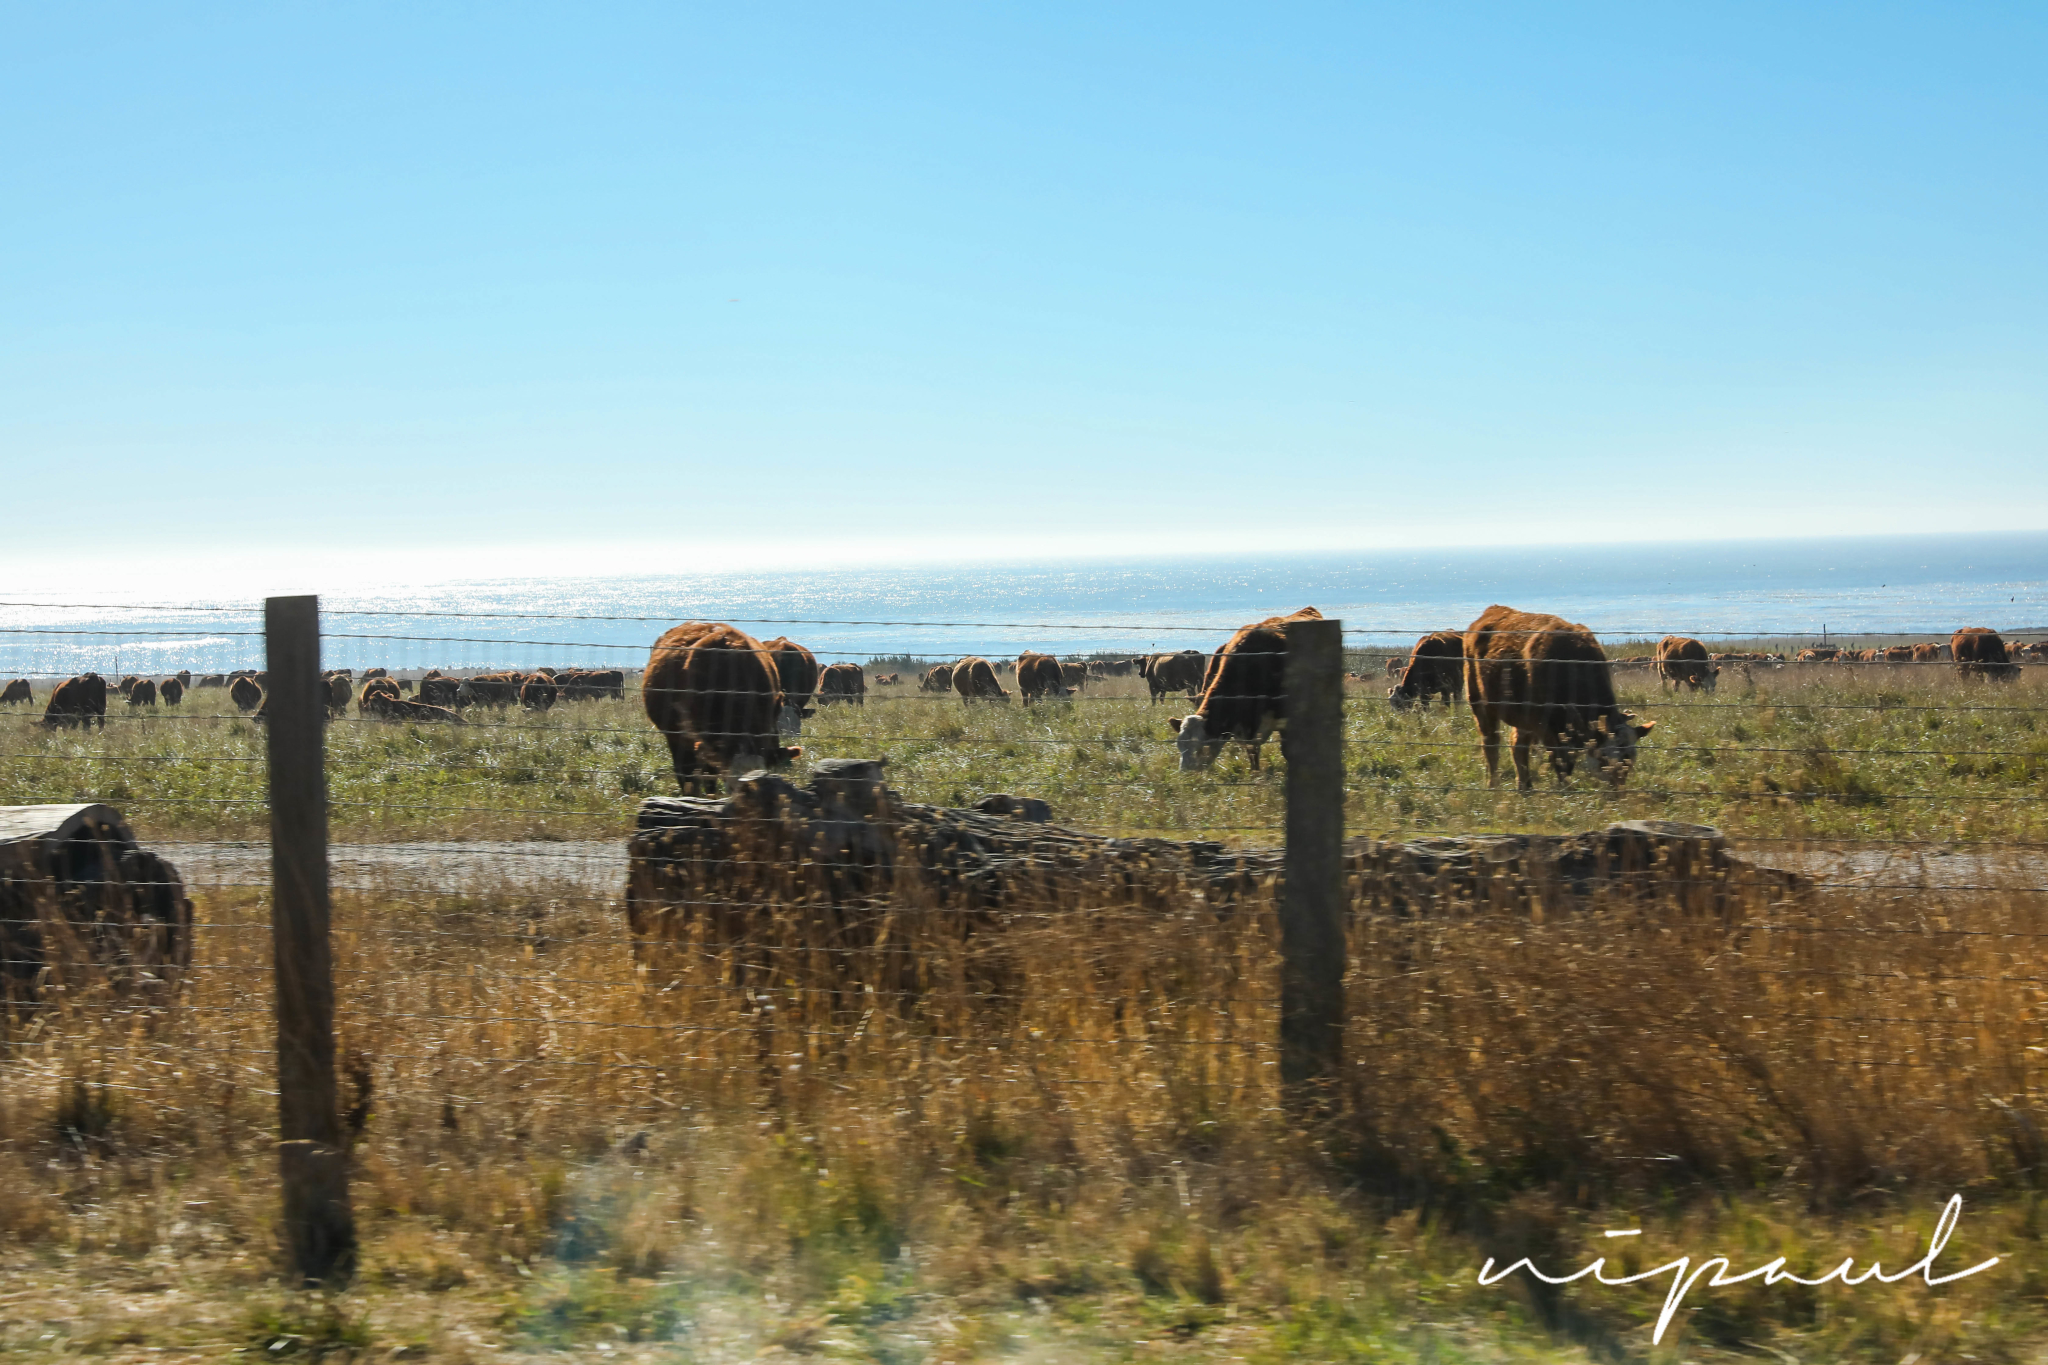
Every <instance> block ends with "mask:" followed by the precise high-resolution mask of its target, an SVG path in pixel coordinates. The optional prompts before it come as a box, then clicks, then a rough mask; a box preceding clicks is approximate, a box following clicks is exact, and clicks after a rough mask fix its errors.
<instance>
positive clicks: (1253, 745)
mask: <svg viewBox="0 0 2048 1365" xmlns="http://www.w3.org/2000/svg"><path fill="white" fill-rule="evenodd" d="M1244 751H1245V753H1246V754H1247V755H1248V756H1249V757H1250V758H1251V761H1252V771H1253V772H1257V771H1258V770H1259V741H1257V740H1252V741H1251V742H1250V743H1248V744H1246V745H1245V746H1244Z"/></svg>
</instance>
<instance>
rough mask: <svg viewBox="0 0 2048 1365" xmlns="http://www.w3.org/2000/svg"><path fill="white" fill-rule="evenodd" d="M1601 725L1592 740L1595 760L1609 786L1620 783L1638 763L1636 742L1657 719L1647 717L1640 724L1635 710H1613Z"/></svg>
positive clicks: (1647, 732) (1651, 728) (1654, 726)
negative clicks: (1637, 721)
mask: <svg viewBox="0 0 2048 1365" xmlns="http://www.w3.org/2000/svg"><path fill="white" fill-rule="evenodd" d="M1601 726H1602V728H1601V731H1600V734H1599V737H1598V738H1597V739H1596V740H1595V741H1594V744H1593V764H1594V767H1595V769H1596V771H1598V772H1599V774H1600V776H1601V777H1602V778H1603V779H1604V780H1605V781H1606V782H1607V783H1608V784H1609V785H1610V786H1615V787H1619V786H1620V785H1621V784H1622V783H1623V782H1624V781H1626V780H1627V778H1628V775H1629V772H1630V771H1631V770H1632V769H1633V768H1634V767H1635V765H1636V745H1637V743H1638V742H1639V741H1640V740H1641V739H1642V738H1643V737H1644V736H1645V735H1647V734H1649V733H1650V731H1651V730H1653V729H1655V728H1656V726H1657V722H1656V721H1654V720H1646V721H1644V722H1642V723H1641V724H1637V723H1636V713H1635V712H1633V711H1612V712H1609V713H1608V715H1607V717H1606V719H1605V720H1603V721H1602V722H1601Z"/></svg>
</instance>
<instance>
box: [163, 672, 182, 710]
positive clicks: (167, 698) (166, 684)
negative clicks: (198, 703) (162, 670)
mask: <svg viewBox="0 0 2048 1365" xmlns="http://www.w3.org/2000/svg"><path fill="white" fill-rule="evenodd" d="M156 694H157V696H158V697H160V698H162V699H163V703H164V705H165V706H176V705H177V704H178V703H179V702H182V701H183V700H185V684H184V683H183V682H181V681H180V680H178V679H177V678H165V679H164V680H163V681H162V682H160V683H158V684H157V685H156Z"/></svg>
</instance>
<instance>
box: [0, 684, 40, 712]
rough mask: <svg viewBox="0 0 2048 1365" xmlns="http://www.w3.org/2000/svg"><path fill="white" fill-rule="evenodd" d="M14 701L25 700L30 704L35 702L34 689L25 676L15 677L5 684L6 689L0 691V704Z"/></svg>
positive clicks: (6, 704)
mask: <svg viewBox="0 0 2048 1365" xmlns="http://www.w3.org/2000/svg"><path fill="white" fill-rule="evenodd" d="M15 702H27V703H28V704H29V705H30V706H34V705H35V704H36V694H35V689H34V688H32V687H30V686H29V685H28V679H27V678H16V679H15V680H14V681H13V682H11V683H9V684H7V690H6V691H4V692H0V706H8V705H12V704H13V703H15Z"/></svg>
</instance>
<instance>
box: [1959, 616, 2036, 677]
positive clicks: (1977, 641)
mask: <svg viewBox="0 0 2048 1365" xmlns="http://www.w3.org/2000/svg"><path fill="white" fill-rule="evenodd" d="M1948 643H1949V652H1950V653H1951V654H1952V655H1954V656H1955V661H1956V675H1957V676H1958V677H1961V678H1963V679H1965V680H1968V679H1971V678H1976V679H1978V680H1980V681H1982V682H2011V681H2012V680H2013V679H2015V678H2017V677H2019V675H2020V666H2019V665H2018V664H2016V663H2014V662H2013V661H2012V657H2011V656H2010V655H2009V654H2008V653H2007V652H2006V648H2005V641H2004V640H2001V639H2000V638H1999V637H1998V632H1997V631H1995V630H1987V629H1985V628H1984V627H1983V626H1971V627H1969V628H1968V629H1967V630H1959V631H1957V632H1956V633H1955V635H1954V636H1952V637H1951V638H1950V640H1949V642H1948Z"/></svg>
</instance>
